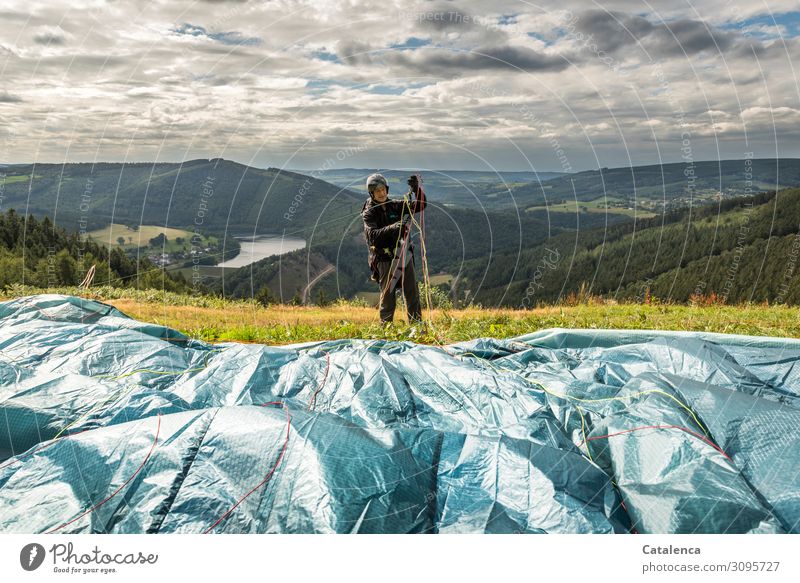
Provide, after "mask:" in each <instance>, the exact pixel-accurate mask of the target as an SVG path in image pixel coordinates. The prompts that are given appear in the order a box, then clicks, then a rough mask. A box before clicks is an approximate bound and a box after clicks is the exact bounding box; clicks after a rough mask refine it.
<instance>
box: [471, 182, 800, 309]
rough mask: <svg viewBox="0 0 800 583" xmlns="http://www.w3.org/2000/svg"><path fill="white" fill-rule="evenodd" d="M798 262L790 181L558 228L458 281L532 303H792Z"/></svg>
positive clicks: (799, 196)
mask: <svg viewBox="0 0 800 583" xmlns="http://www.w3.org/2000/svg"><path fill="white" fill-rule="evenodd" d="M799 261H800V189H796V188H795V189H786V190H781V191H779V192H777V193H775V192H772V193H762V194H759V195H755V196H752V197H741V198H736V199H731V200H727V201H723V202H721V203H720V204H718V205H703V206H701V207H695V208H691V209H686V210H683V211H680V212H675V213H670V214H667V215H664V216H657V217H653V218H650V219H646V220H638V221H636V223H635V224H633V223H620V224H616V225H611V226H609V227H608V228H604V229H589V230H582V231H581V232H580V233H579V234H578V235H577V236H575V235H567V234H562V235H557V236H555V237H553V238H551V239H549V240H548V241H546V242H544V243H541V244H538V245H536V246H534V247H532V248H529V249H527V250H525V251H523V252H522V254H521V255H520V256H518V255H517V254H514V253H502V254H498V255H497V256H495V257H494V258H492V260H491V261H490V262H489V263H488V266H487V262H486V261H473V262H468V263H467V264H466V266H465V270H464V278H463V279H462V284H461V285H462V288H463V289H472V291H473V294H476V298H477V300H478V301H481V302H483V303H484V304H485V305H497V304H503V305H508V306H520V305H535V304H536V303H538V302H543V303H549V302H553V301H555V300H557V299H559V298H561V299H563V298H565V297H566V296H568V295H569V294H580V293H592V294H596V295H602V296H607V297H613V298H616V299H631V300H637V299H638V300H643V299H644V298H645V297H658V298H662V299H669V300H674V301H681V302H683V301H687V300H690V299H691V298H692V296H693V295H695V294H696V295H703V296H712V295H714V296H716V297H717V300H718V301H727V302H731V303H735V302H743V301H759V302H760V301H764V300H768V301H770V302H783V303H794V304H796V303H800V265H797V263H798V262H799ZM515 265H517V266H519V267H518V269H517V271H516V274H515V275H514V277H513V278H510V277H509V276H510V274H511V273H514V271H513V269H512V268H513V266H515Z"/></svg>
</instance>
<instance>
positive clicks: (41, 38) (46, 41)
mask: <svg viewBox="0 0 800 583" xmlns="http://www.w3.org/2000/svg"><path fill="white" fill-rule="evenodd" d="M33 42H35V43H36V44H39V45H48V46H49V45H63V44H66V43H67V35H66V34H64V31H63V30H61V29H60V28H58V27H55V28H50V27H48V28H45V29H44V30H40V31H39V32H37V33H36V34H35V35H33Z"/></svg>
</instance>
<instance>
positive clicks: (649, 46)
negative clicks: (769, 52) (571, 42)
mask: <svg viewBox="0 0 800 583" xmlns="http://www.w3.org/2000/svg"><path fill="white" fill-rule="evenodd" d="M566 28H567V32H569V33H571V34H572V35H574V36H576V37H577V38H578V40H584V39H589V38H590V39H591V42H592V43H594V44H595V45H597V47H598V48H599V49H600V50H603V51H605V52H608V53H612V52H619V51H620V50H622V49H624V48H628V47H630V46H632V45H637V44H639V43H641V45H642V47H643V48H644V49H645V50H646V51H647V53H648V54H649V55H650V56H651V57H654V58H659V57H672V56H683V55H684V54H685V55H694V54H696V53H699V52H702V51H714V52H727V51H731V52H735V53H736V54H744V53H751V52H752V51H753V50H756V52H760V51H761V50H762V48H763V47H762V45H761V44H760V43H755V44H754V43H753V42H751V41H750V40H749V39H746V38H745V37H744V36H742V35H741V34H739V33H736V32H732V31H722V30H717V29H714V28H712V27H710V26H708V25H707V24H706V23H704V22H701V21H698V20H690V19H679V20H674V21H671V22H665V23H654V22H651V21H649V20H648V19H646V18H643V17H641V16H637V15H634V14H624V13H621V12H611V11H606V10H599V9H592V10H586V11H584V12H581V13H580V14H578V15H577V19H576V20H575V21H573V24H572V25H571V27H570V26H569V25H568V26H567V27H566Z"/></svg>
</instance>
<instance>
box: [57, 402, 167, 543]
mask: <svg viewBox="0 0 800 583" xmlns="http://www.w3.org/2000/svg"><path fill="white" fill-rule="evenodd" d="M160 431H161V414H160V413H159V414H158V425H157V426H156V437H155V439H154V440H153V445H151V446H150V451H148V452H147V457H145V458H144V460H143V461H142V463H141V464H140V465H139V468H138V469H137V470H136V471H135V472H134V473H133V475H132V476H131V477H130V478H128V479H127V480H126V481H125V483H124V484H122V485H121V486H120V487H119V488H117V489H116V490H115V491H114V493H113V494H111V496H109V497H108V498H106V499H105V500H103V501H102V502H100V503H99V504H97V505H96V506H94V507H92V508H90V509H89V510H87V511H86V512H84V513H83V514H81V515H80V516H77V517H75V518H73V519H72V520H70V521H69V522H65V523H64V524H62V525H61V526H59V527H58V528H54V529H53V530H48V531H47V532H46V533H45V534H50V533H53V532H56V531H57V530H61V529H62V528H64V527H65V526H69V525H70V524H72V523H73V522H75V521H76V520H80V519H81V518H83V517H84V516H86V515H87V514H89V513H91V512H94V511H95V510H97V509H98V508H100V507H101V506H102V505H103V504H105V503H106V502H108V501H109V500H111V499H112V498H113V497H114V496H116V495H117V494H119V493H120V491H121V490H122V489H123V488H124V487H125V486H127V485H128V484H130V482H131V480H133V479H134V478H135V477H136V475H137V474H138V473H139V472H141V471H142V468H144V465H145V464H146V463H147V460H149V459H150V455H151V454H152V453H153V450H154V449H155V447H156V443H158V434H159V432H160Z"/></svg>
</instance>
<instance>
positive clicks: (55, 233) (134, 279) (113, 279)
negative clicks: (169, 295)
mask: <svg viewBox="0 0 800 583" xmlns="http://www.w3.org/2000/svg"><path fill="white" fill-rule="evenodd" d="M92 266H95V273H94V278H93V280H92V286H100V285H111V286H114V287H133V288H137V289H163V290H167V291H174V292H188V291H191V290H190V287H189V286H188V285H187V283H186V281H185V280H184V278H183V277H180V276H179V277H177V278H173V277H171V276H170V275H169V274H166V273H164V272H163V270H162V269H160V268H158V267H156V266H154V265H153V264H152V263H151V262H150V261H149V260H148V259H146V258H141V259H139V260H136V259H132V258H129V257H127V256H126V255H125V253H124V252H122V251H121V250H120V249H119V248H117V247H114V248H112V249H111V250H110V251H109V249H108V248H107V247H105V246H103V245H100V244H98V243H96V242H94V241H93V240H92V239H87V238H85V237H82V236H80V235H79V234H78V233H75V232H73V233H68V232H66V231H65V230H64V229H62V228H60V227H56V226H54V225H53V222H52V221H51V220H50V219H49V218H48V217H45V218H44V219H42V220H39V219H37V218H36V217H33V216H30V215H28V216H20V215H19V214H18V213H17V212H16V211H14V210H13V209H11V210H9V211H7V212H5V213H0V289H2V288H5V287H6V286H9V285H12V284H26V285H32V286H36V287H42V288H46V287H60V286H72V285H78V284H79V283H81V281H82V280H83V278H84V277H85V276H86V274H87V273H88V271H89V269H90V268H91V267H92Z"/></svg>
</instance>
